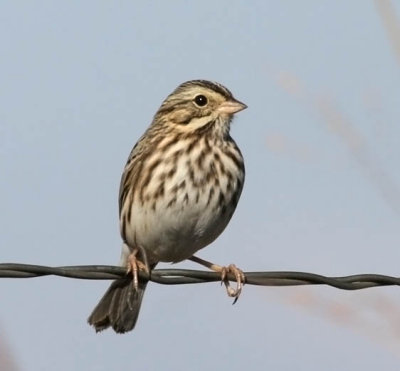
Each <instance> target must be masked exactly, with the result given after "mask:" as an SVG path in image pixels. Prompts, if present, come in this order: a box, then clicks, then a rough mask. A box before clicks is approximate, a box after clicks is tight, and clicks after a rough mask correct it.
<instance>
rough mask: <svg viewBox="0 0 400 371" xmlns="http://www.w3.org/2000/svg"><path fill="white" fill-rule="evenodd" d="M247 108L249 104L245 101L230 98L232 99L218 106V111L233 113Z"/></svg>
mask: <svg viewBox="0 0 400 371" xmlns="http://www.w3.org/2000/svg"><path fill="white" fill-rule="evenodd" d="M246 108H247V106H246V105H245V104H244V103H242V102H239V101H238V100H230V101H227V102H224V103H222V104H221V105H220V106H219V107H218V109H217V111H218V112H219V113H225V114H229V115H232V114H234V113H236V112H239V111H242V110H244V109H246Z"/></svg>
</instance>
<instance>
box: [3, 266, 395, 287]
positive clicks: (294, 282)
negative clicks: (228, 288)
mask: <svg viewBox="0 0 400 371" xmlns="http://www.w3.org/2000/svg"><path fill="white" fill-rule="evenodd" d="M244 274H245V277H246V280H245V283H246V284H248V285H259V286H299V285H328V286H331V287H335V288H337V289H342V290H360V289H365V288H369V287H376V286H400V278H399V277H392V276H386V275H382V274H355V275H351V276H343V277H327V276H322V275H319V274H314V273H306V272H291V271H286V272H285V271H281V272H279V271H276V272H244ZM50 275H53V276H60V277H67V278H77V279H87V280H111V279H116V278H120V277H124V276H125V275H126V269H124V268H123V267H116V266H109V265H78V266H65V267H47V266H43V265H31V264H17V263H0V278H32V277H42V276H50ZM139 277H140V279H143V280H148V281H152V282H156V283H159V284H163V285H180V284H193V283H204V282H215V281H220V280H221V275H220V274H219V273H216V272H209V271H199V270H189V269H154V270H153V271H152V272H151V274H150V276H149V275H147V274H146V273H145V272H142V271H140V272H139ZM228 279H229V280H230V281H233V282H235V281H236V279H235V277H234V276H233V275H230V274H229V275H228Z"/></svg>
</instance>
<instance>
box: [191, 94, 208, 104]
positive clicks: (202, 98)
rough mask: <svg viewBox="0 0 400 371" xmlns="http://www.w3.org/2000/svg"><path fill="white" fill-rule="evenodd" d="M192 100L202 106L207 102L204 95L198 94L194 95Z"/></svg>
mask: <svg viewBox="0 0 400 371" xmlns="http://www.w3.org/2000/svg"><path fill="white" fill-rule="evenodd" d="M194 102H195V103H196V104H197V105H198V106H199V107H204V106H205V105H206V104H207V103H208V100H207V98H206V97H205V96H204V95H202V94H200V95H196V96H195V97H194Z"/></svg>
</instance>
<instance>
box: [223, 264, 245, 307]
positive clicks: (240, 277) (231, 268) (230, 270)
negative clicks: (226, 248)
mask: <svg viewBox="0 0 400 371" xmlns="http://www.w3.org/2000/svg"><path fill="white" fill-rule="evenodd" d="M228 274H233V275H234V276H235V279H236V288H233V287H232V286H231V284H230V282H229V279H228ZM245 281H246V277H245V275H244V273H243V271H242V270H241V269H239V268H238V267H236V265H235V264H229V265H228V266H227V267H221V284H222V283H224V285H225V288H226V292H227V294H228V296H229V297H231V298H235V299H234V301H233V304H235V303H236V302H237V300H238V299H239V296H240V294H241V292H242V288H243V285H244V283H245Z"/></svg>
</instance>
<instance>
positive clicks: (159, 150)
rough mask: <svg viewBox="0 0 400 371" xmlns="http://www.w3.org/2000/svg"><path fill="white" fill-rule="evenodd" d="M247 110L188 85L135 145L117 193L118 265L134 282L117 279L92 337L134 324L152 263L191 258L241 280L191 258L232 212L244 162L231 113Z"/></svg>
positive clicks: (204, 87)
mask: <svg viewBox="0 0 400 371" xmlns="http://www.w3.org/2000/svg"><path fill="white" fill-rule="evenodd" d="M246 107H247V106H246V105H245V104H243V103H241V102H239V101H237V100H236V99H235V98H234V97H233V95H232V93H231V92H230V91H229V90H228V89H227V88H225V87H224V86H222V85H220V84H218V83H215V82H210V81H206V80H193V81H187V82H185V83H183V84H181V85H180V86H178V88H176V89H175V91H174V92H173V93H172V94H170V95H169V96H168V97H167V98H166V99H165V101H164V102H163V103H162V105H161V107H160V108H159V110H158V111H157V113H156V115H155V116H154V119H153V122H152V124H151V125H150V127H149V128H148V129H147V131H146V132H145V133H144V135H143V136H142V137H141V139H140V140H139V141H138V142H137V143H136V145H135V146H134V147H133V149H132V152H131V153H130V156H129V158H128V162H127V164H126V166H125V169H124V172H123V174H122V179H121V186H120V192H119V212H120V229H121V236H122V239H123V242H124V243H123V247H122V254H121V265H123V266H127V267H128V271H132V273H133V277H134V278H133V284H132V278H129V276H127V277H126V278H121V279H117V280H116V281H114V282H113V283H112V284H111V286H110V288H109V289H108V291H107V292H106V293H105V294H104V296H103V298H102V299H101V300H100V302H99V303H98V305H97V306H96V308H95V309H94V310H93V312H92V314H91V315H90V317H89V319H88V322H89V324H91V325H93V326H94V327H95V329H96V331H101V330H104V329H106V328H107V327H109V326H111V327H112V328H113V329H114V330H115V331H116V332H118V333H124V332H127V331H130V330H132V329H133V327H134V326H135V323H136V320H137V317H138V314H139V309H140V304H141V301H142V297H143V293H144V290H145V288H146V282H141V281H139V280H138V278H137V271H138V269H145V270H147V271H149V270H151V269H153V268H154V267H155V266H156V265H157V263H158V262H174V263H175V262H179V261H182V260H185V259H191V260H193V261H196V262H198V263H200V264H203V265H206V266H208V267H209V268H211V269H214V270H216V271H220V272H221V274H222V278H223V279H224V278H226V274H227V273H228V272H230V273H233V274H234V275H235V277H236V279H237V289H236V290H234V289H233V288H232V287H230V286H229V284H227V283H226V282H227V281H225V283H226V286H227V291H228V294H229V295H230V296H233V297H236V298H237V297H238V295H239V294H240V290H241V287H242V283H243V280H244V277H243V273H242V272H241V271H240V270H238V269H237V268H236V267H235V266H234V265H230V266H228V267H227V268H225V267H220V266H217V265H214V264H211V263H208V262H206V261H204V260H202V259H200V258H197V257H195V256H193V254H194V253H195V252H196V251H198V250H199V249H201V248H203V247H205V246H207V245H208V244H210V243H211V242H213V241H214V240H215V239H216V238H217V237H218V236H219V235H220V234H221V233H222V231H223V230H224V229H225V227H226V226H227V224H228V222H229V220H230V219H231V217H232V214H233V212H234V211H235V208H236V205H237V203H238V200H239V197H240V194H241V191H242V187H243V182H244V173H245V171H244V164H243V158H242V155H241V153H240V150H239V148H238V147H237V145H236V143H235V142H234V140H233V139H232V138H231V136H230V135H229V130H230V124H231V121H232V118H233V114H234V113H236V112H239V111H241V110H243V109H245V108H246Z"/></svg>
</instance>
